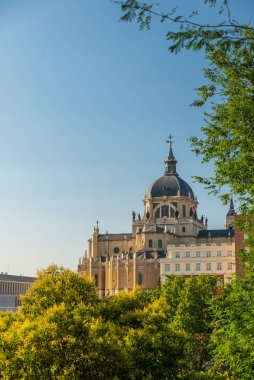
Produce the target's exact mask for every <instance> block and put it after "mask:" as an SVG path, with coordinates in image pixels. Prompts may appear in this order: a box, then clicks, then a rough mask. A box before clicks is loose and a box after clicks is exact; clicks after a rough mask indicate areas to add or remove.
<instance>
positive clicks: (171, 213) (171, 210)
mask: <svg viewBox="0 0 254 380" xmlns="http://www.w3.org/2000/svg"><path fill="white" fill-rule="evenodd" d="M174 217H175V210H174V209H173V208H172V207H170V218H174Z"/></svg>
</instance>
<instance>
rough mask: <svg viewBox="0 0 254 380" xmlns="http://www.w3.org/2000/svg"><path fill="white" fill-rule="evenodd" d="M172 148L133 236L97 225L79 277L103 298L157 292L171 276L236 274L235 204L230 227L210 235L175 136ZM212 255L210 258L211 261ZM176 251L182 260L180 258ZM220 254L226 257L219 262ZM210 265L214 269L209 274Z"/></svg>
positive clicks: (135, 217)
mask: <svg viewBox="0 0 254 380" xmlns="http://www.w3.org/2000/svg"><path fill="white" fill-rule="evenodd" d="M168 143H169V152H168V156H167V157H166V159H165V161H164V163H165V171H164V174H163V175H162V176H161V177H159V178H158V179H157V180H155V181H154V182H153V183H152V184H151V185H150V186H149V188H148V190H147V192H146V194H145V196H144V200H143V202H144V213H143V215H140V214H136V213H135V212H133V213H132V227H131V233H122V234H108V233H106V234H101V233H100V230H99V227H98V223H97V227H96V228H94V232H93V234H92V237H91V239H89V240H88V251H87V252H86V254H85V256H84V257H83V258H80V261H79V265H78V273H80V274H81V275H82V274H85V275H88V276H89V277H92V278H94V280H95V283H96V285H97V287H98V292H99V295H112V294H117V293H118V292H119V291H120V290H122V289H126V290H131V289H133V288H134V287H135V286H137V285H140V286H142V287H143V288H144V289H152V288H154V287H155V286H156V284H157V283H158V282H159V280H160V276H161V280H162V281H163V280H164V279H165V275H166V274H169V273H173V274H183V275H185V276H186V277H188V276H190V275H198V274H201V273H212V274H216V275H218V276H219V278H221V279H222V281H223V282H224V280H225V279H226V281H229V277H230V275H231V273H234V272H235V270H236V265H235V242H234V217H235V214H236V213H235V210H234V205H233V201H231V204H230V209H229V212H228V214H227V216H226V228H225V229H221V230H209V229H208V220H207V218H205V217H204V216H203V215H202V216H201V217H199V216H198V200H197V197H195V196H194V193H193V191H192V189H191V187H190V186H189V185H188V184H187V183H186V182H185V181H184V180H183V179H182V178H181V177H180V176H179V175H178V173H177V171H176V164H177V161H176V159H175V157H174V154H173V150H172V140H171V137H170V138H169V141H168ZM207 251H208V252H209V251H210V252H211V257H206V252H207ZM175 252H179V253H180V257H175ZM186 252H188V255H187V257H186ZM197 252H199V254H200V256H196V254H197ZM217 252H223V254H221V256H220V257H217V256H216V255H217ZM227 252H232V256H231V254H230V256H228V253H227ZM189 255H190V257H188V256H189ZM208 259H209V260H208ZM209 263H210V264H211V270H209V269H208V270H207V268H209V265H208V266H207V264H209ZM179 264H180V270H179ZM187 264H188V265H187ZM197 264H200V266H199V265H197ZM229 264H230V265H229ZM231 264H232V265H231ZM199 267H200V269H197V268H199ZM165 268H167V269H169V268H170V270H165ZM186 268H187V269H186ZM217 268H218V269H217ZM229 268H231V269H229ZM176 269H177V270H176Z"/></svg>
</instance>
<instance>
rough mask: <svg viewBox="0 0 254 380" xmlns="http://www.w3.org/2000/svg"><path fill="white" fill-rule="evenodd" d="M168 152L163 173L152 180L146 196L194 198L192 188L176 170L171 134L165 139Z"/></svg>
mask: <svg viewBox="0 0 254 380" xmlns="http://www.w3.org/2000/svg"><path fill="white" fill-rule="evenodd" d="M167 143H169V152H168V156H167V157H166V159H165V161H164V163H165V172H164V175H163V176H161V177H160V178H158V179H157V180H156V181H154V182H153V183H152V184H151V186H150V187H149V188H148V190H147V192H146V196H147V197H164V196H176V195H179V196H181V197H189V196H190V197H191V198H192V199H194V193H193V191H192V188H191V187H190V186H189V185H188V183H187V182H185V181H184V180H183V179H182V178H180V177H179V175H178V173H177V171H176V164H177V160H176V159H175V156H174V153H173V150H172V136H171V135H170V136H169V139H168V140H167Z"/></svg>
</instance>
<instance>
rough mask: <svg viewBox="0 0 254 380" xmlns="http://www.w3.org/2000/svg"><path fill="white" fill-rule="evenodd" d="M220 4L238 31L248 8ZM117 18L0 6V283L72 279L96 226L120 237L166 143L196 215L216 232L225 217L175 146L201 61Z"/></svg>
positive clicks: (200, 169) (192, 115) (180, 145)
mask: <svg viewBox="0 0 254 380" xmlns="http://www.w3.org/2000/svg"><path fill="white" fill-rule="evenodd" d="M163 3H164V4H167V3H168V2H167V1H166V0H164V1H163ZM171 3H172V2H171ZM175 3H176V4H177V3H178V1H177V0H175ZM181 3H182V4H190V2H189V1H187V0H185V1H182V2H181ZM191 3H192V5H193V7H195V6H197V7H198V6H199V4H200V3H201V1H199V0H195V1H192V2H191ZM231 3H232V7H233V10H234V12H235V17H237V18H238V19H240V20H241V19H242V20H244V21H246V22H248V21H249V18H250V17H252V15H253V14H254V2H253V0H249V1H248V0H244V1H241V2H239V1H238V0H234V1H232V2H231ZM173 5H174V4H173ZM207 12H210V11H209V9H208V11H207ZM209 15H210V13H206V17H209ZM119 17H120V11H119V8H118V7H117V6H116V5H114V4H112V3H111V2H110V1H108V0H40V1H39V0H16V1H15V0H11V1H10V0H1V2H0V264H1V265H0V271H3V272H8V273H10V274H21V273H23V274H26V275H34V274H35V272H36V269H39V268H42V267H46V266H47V265H49V264H51V263H52V262H54V263H57V264H61V265H64V266H66V267H70V268H72V269H76V268H77V264H78V259H79V257H80V256H82V255H83V254H84V251H85V249H86V241H87V239H88V238H89V237H90V235H91V233H92V231H93V227H94V225H95V223H96V220H97V219H98V220H99V225H100V229H101V232H102V233H105V232H106V230H108V231H109V233H113V232H129V231H130V228H131V212H132V210H135V211H136V212H140V213H142V211H143V203H142V199H143V196H144V194H145V192H146V189H147V187H148V186H149V185H150V183H151V182H152V181H154V180H155V179H156V178H157V177H159V176H160V175H161V174H162V173H163V170H164V164H163V160H164V158H165V156H166V154H167V145H166V143H165V140H166V138H167V136H168V135H169V134H170V133H172V135H173V139H174V141H175V144H174V153H175V156H176V158H177V159H178V173H179V174H180V176H181V177H182V178H183V179H185V180H186V181H187V182H188V183H189V184H190V185H191V186H192V188H193V190H194V193H195V195H197V197H198V200H199V202H200V204H199V214H200V215H201V214H205V215H206V216H207V217H208V221H209V222H208V223H209V228H222V227H223V224H224V218H225V213H226V212H227V207H225V206H222V205H221V204H220V202H219V201H218V200H217V199H216V198H214V197H211V196H208V194H207V192H206V190H204V188H203V187H202V186H200V185H198V184H193V183H192V179H191V176H192V175H207V174H209V173H212V172H211V168H210V167H209V166H204V165H201V163H200V159H199V158H196V157H195V156H194V154H193V153H192V152H191V150H190V145H189V142H188V141H187V138H188V137H189V136H191V135H200V132H199V131H200V127H201V126H202V120H203V117H202V110H198V109H195V108H193V107H190V106H189V104H190V103H191V102H192V101H193V100H194V99H195V92H194V89H195V88H196V87H198V86H199V85H201V84H203V83H204V81H203V77H202V67H203V66H205V61H204V60H203V57H202V54H201V53H198V54H195V53H192V52H183V53H181V54H179V55H177V56H174V55H172V54H169V53H168V51H167V42H166V41H165V38H164V36H165V31H166V28H165V26H163V25H160V24H157V23H156V24H155V25H154V26H153V27H152V30H151V31H150V32H140V31H139V30H138V27H137V25H136V24H135V23H133V24H125V23H120V22H119Z"/></svg>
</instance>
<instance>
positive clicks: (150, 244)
mask: <svg viewBox="0 0 254 380" xmlns="http://www.w3.org/2000/svg"><path fill="white" fill-rule="evenodd" d="M148 247H149V248H153V241H152V239H150V240H149V241H148Z"/></svg>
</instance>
